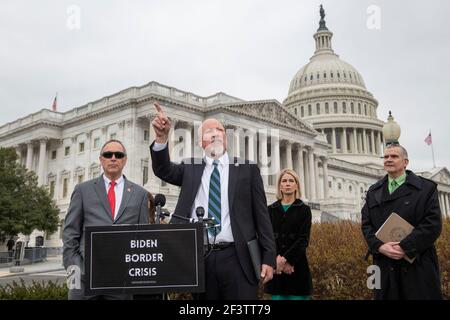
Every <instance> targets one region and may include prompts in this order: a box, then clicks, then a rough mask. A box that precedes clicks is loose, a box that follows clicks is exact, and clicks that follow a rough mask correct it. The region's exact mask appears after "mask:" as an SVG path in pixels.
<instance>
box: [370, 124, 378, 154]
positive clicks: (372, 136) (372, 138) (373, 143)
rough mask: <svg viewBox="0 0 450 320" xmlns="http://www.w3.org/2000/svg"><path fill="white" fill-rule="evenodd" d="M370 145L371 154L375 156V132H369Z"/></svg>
mask: <svg viewBox="0 0 450 320" xmlns="http://www.w3.org/2000/svg"><path fill="white" fill-rule="evenodd" d="M370 143H371V144H372V154H377V152H376V151H375V132H374V131H373V130H370Z"/></svg>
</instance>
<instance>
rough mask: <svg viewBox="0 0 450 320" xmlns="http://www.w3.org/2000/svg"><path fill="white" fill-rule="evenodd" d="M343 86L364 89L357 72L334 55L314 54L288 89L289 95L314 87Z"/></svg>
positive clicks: (361, 79)
mask: <svg viewBox="0 0 450 320" xmlns="http://www.w3.org/2000/svg"><path fill="white" fill-rule="evenodd" d="M323 84H330V85H336V84H337V85H340V84H342V85H345V86H355V87H360V88H363V89H366V85H365V84H364V80H363V78H362V76H361V75H360V74H359V72H358V71H357V70H356V69H355V68H354V67H353V66H352V65H350V64H349V63H347V62H345V61H343V60H341V59H339V56H338V55H336V54H334V53H325V54H315V55H314V56H313V57H312V58H311V61H310V62H309V63H308V64H307V65H306V66H304V67H303V68H301V69H300V70H299V71H298V72H297V74H296V75H295V77H294V79H292V81H291V85H290V87H289V94H291V93H293V92H295V91H298V90H302V89H304V88H308V87H311V86H315V85H323Z"/></svg>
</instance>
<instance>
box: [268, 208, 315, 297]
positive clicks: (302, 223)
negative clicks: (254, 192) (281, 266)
mask: <svg viewBox="0 0 450 320" xmlns="http://www.w3.org/2000/svg"><path fill="white" fill-rule="evenodd" d="M269 213H270V217H271V219H272V226H273V230H274V235H275V242H276V247H277V255H281V256H283V257H285V258H286V260H287V262H289V263H290V264H291V265H293V266H294V273H292V274H290V275H288V274H285V273H282V274H280V275H278V274H274V277H273V279H272V280H271V281H269V282H268V283H267V285H266V292H267V293H270V294H273V295H296V296H305V295H310V294H311V293H312V279H311V273H310V270H309V265H308V259H307V256H306V248H307V247H308V244H309V237H310V233H311V218H312V217H311V209H310V208H309V206H307V205H306V204H304V203H303V201H301V200H299V199H297V200H295V202H294V203H293V204H292V205H291V206H290V207H289V209H288V210H287V211H286V212H284V209H283V207H282V205H281V201H277V202H275V203H273V204H271V205H270V206H269Z"/></svg>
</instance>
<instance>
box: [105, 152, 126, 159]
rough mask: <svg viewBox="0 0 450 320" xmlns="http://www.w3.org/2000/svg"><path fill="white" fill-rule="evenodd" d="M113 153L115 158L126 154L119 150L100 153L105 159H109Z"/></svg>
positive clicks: (120, 157)
mask: <svg viewBox="0 0 450 320" xmlns="http://www.w3.org/2000/svg"><path fill="white" fill-rule="evenodd" d="M113 155H114V156H115V157H116V159H122V158H124V157H125V156H126V154H125V153H124V152H121V151H115V152H112V151H105V152H103V153H102V157H103V158H106V159H111V158H112V157H113Z"/></svg>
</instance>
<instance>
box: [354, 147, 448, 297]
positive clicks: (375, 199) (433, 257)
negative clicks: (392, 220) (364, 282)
mask: <svg viewBox="0 0 450 320" xmlns="http://www.w3.org/2000/svg"><path fill="white" fill-rule="evenodd" d="M408 162H409V161H408V153H407V151H406V149H405V148H403V147H402V146H401V145H399V144H391V145H389V146H387V147H386V149H385V153H384V169H385V170H386V172H387V175H386V176H385V177H384V178H383V179H381V180H380V181H378V182H377V183H375V184H374V185H372V186H371V187H370V188H369V190H368V192H367V197H366V203H365V205H364V207H363V209H362V212H361V223H362V232H363V234H364V238H365V240H366V242H367V244H368V246H369V253H370V254H372V255H373V258H374V264H375V265H377V266H378V267H379V268H380V271H381V286H380V287H379V288H375V290H374V295H375V299H377V300H387V299H389V300H392V299H395V300H397V299H402V300H410V299H432V300H436V299H442V292H441V283H440V276H439V264H438V258H437V254H436V249H435V246H434V243H435V241H436V240H437V238H438V237H439V235H440V233H441V229H442V217H441V211H440V207H439V200H438V191H437V185H436V183H434V182H433V181H431V180H428V179H425V178H423V177H419V176H417V175H415V174H414V173H413V172H411V171H409V170H406V167H407V165H408ZM392 213H396V214H398V216H400V217H401V218H402V219H404V223H405V224H407V223H409V224H410V225H412V227H413V230H412V231H411V232H410V233H409V234H407V235H405V237H404V238H403V239H402V240H401V241H396V242H394V241H391V242H383V241H381V240H380V239H379V238H378V237H377V231H378V230H379V229H380V228H381V227H382V226H383V228H384V227H385V226H386V225H383V224H384V223H385V222H386V220H387V219H388V218H389V217H390V216H391V214H392ZM386 224H387V223H386ZM390 227H391V228H392V230H393V231H392V232H391V233H392V234H393V236H395V235H394V234H395V230H398V229H399V228H400V227H402V226H398V227H397V228H396V226H390ZM383 231H385V230H383Z"/></svg>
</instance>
